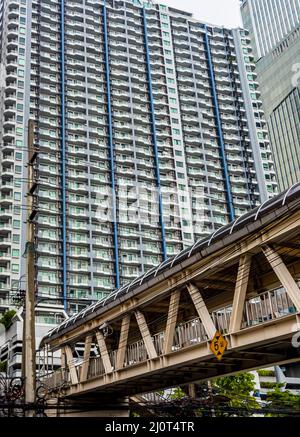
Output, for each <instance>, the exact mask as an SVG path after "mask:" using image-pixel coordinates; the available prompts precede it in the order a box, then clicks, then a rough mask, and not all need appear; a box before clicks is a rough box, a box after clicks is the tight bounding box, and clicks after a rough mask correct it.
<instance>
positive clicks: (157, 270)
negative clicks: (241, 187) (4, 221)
mask: <svg viewBox="0 0 300 437" xmlns="http://www.w3.org/2000/svg"><path fill="white" fill-rule="evenodd" d="M295 199H299V200H300V182H299V183H297V184H295V185H293V186H291V187H290V188H289V189H288V190H287V191H285V192H283V193H281V194H279V195H278V196H276V197H274V198H272V199H269V200H267V201H266V202H264V203H262V204H261V205H260V206H259V207H257V208H255V209H253V210H251V211H249V212H247V213H246V214H244V215H242V216H240V217H239V218H237V219H236V220H235V221H234V222H231V223H229V224H227V225H225V226H223V227H221V228H220V229H218V230H217V231H215V232H214V233H213V234H211V235H210V236H208V237H206V238H204V239H201V240H198V241H196V242H195V243H194V244H193V245H192V246H190V247H188V248H187V249H184V250H182V251H181V252H179V253H178V254H177V255H175V256H174V257H172V258H168V259H167V260H166V261H164V262H162V263H161V264H159V265H158V266H156V267H153V268H152V269H151V270H149V271H148V272H146V273H145V274H144V275H142V276H139V277H137V278H136V279H134V280H133V281H131V282H129V283H128V284H126V285H123V286H122V287H121V288H119V289H117V290H114V291H112V292H111V293H110V294H109V295H108V296H107V297H105V298H104V299H101V300H100V301H98V302H96V303H94V304H92V305H90V306H88V307H87V308H85V309H83V310H82V311H80V312H79V313H77V314H76V315H74V316H72V317H70V318H69V319H67V320H66V321H64V322H63V323H62V324H61V325H59V326H57V327H55V328H54V329H52V330H51V331H50V332H49V333H48V334H47V335H46V336H45V337H44V338H43V340H42V342H41V345H42V344H43V343H44V342H46V341H47V340H49V339H50V338H52V337H57V334H58V333H61V332H62V331H64V330H67V328H69V329H70V327H71V326H74V325H75V323H76V325H77V324H78V323H79V324H82V323H84V321H85V319H87V318H90V317H88V316H90V315H91V314H93V313H95V312H98V310H100V309H101V308H103V307H105V306H106V305H108V304H109V303H111V302H114V301H115V300H116V299H117V298H120V297H121V296H125V295H126V294H128V293H129V292H130V291H132V290H134V289H135V288H137V287H139V286H140V285H142V284H143V283H144V282H146V281H149V280H151V279H153V278H155V277H156V276H158V275H159V274H161V273H163V272H165V271H166V270H168V269H170V268H172V267H173V266H176V265H177V264H180V263H181V262H182V261H184V260H186V259H188V258H190V257H191V256H192V255H194V254H196V253H199V252H201V251H202V250H203V249H205V248H208V247H210V246H211V245H213V244H214V243H216V242H219V241H221V240H223V239H224V238H225V237H228V236H230V235H233V234H235V233H237V232H238V231H239V230H241V229H243V228H245V227H246V225H249V224H250V223H254V222H256V221H258V220H260V219H262V218H263V217H265V216H267V215H268V214H269V213H271V212H275V211H276V210H279V209H280V208H282V207H284V206H285V207H286V208H285V211H284V212H283V213H281V214H279V215H284V214H286V213H287V212H288V211H289V209H290V208H289V204H290V203H291V202H292V201H294V200H295ZM292 209H293V210H294V209H295V207H293V208H292ZM296 209H300V202H299V205H298V204H297V208H296ZM216 250H217V249H216ZM95 315H96V314H95ZM69 329H68V330H69Z"/></svg>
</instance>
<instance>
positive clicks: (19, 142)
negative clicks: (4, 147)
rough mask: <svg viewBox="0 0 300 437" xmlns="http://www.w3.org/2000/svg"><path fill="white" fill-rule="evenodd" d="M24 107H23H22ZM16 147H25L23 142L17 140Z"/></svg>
mask: <svg viewBox="0 0 300 437" xmlns="http://www.w3.org/2000/svg"><path fill="white" fill-rule="evenodd" d="M22 106H23V105H22ZM16 146H17V147H23V141H20V140H17V141H16Z"/></svg>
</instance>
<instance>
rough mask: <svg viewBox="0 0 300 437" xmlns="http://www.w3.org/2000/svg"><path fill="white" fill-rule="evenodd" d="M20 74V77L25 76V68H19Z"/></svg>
mask: <svg viewBox="0 0 300 437" xmlns="http://www.w3.org/2000/svg"><path fill="white" fill-rule="evenodd" d="M18 76H19V77H24V70H22V69H19V70H18Z"/></svg>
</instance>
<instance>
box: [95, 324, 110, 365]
mask: <svg viewBox="0 0 300 437" xmlns="http://www.w3.org/2000/svg"><path fill="white" fill-rule="evenodd" d="M96 338H97V343H98V346H99V352H100V356H101V359H102V362H103V366H104V370H105V373H110V372H111V371H112V365H111V361H110V358H109V354H108V350H107V346H106V343H105V338H104V335H103V333H102V332H101V331H98V332H96Z"/></svg>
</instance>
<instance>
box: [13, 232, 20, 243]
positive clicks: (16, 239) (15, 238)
mask: <svg viewBox="0 0 300 437" xmlns="http://www.w3.org/2000/svg"><path fill="white" fill-rule="evenodd" d="M13 243H20V235H17V234H14V235H13Z"/></svg>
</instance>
